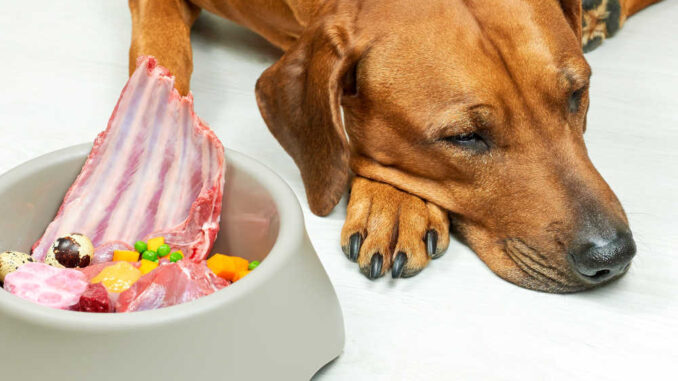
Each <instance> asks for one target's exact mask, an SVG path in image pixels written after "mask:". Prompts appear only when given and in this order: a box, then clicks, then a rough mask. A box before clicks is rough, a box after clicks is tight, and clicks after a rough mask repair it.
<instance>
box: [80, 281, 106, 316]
mask: <svg viewBox="0 0 678 381" xmlns="http://www.w3.org/2000/svg"><path fill="white" fill-rule="evenodd" d="M73 309H74V310H76V311H81V312H113V304H112V303H111V300H110V299H109V298H108V291H106V287H104V286H103V285H102V284H101V283H95V284H90V285H89V286H87V289H86V290H85V292H84V293H83V294H82V295H81V296H80V301H79V302H78V304H76V305H75V307H74V308H73Z"/></svg>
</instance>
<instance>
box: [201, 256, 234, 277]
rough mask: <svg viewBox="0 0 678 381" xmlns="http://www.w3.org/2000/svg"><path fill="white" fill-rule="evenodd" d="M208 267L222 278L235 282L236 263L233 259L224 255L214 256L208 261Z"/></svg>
mask: <svg viewBox="0 0 678 381" xmlns="http://www.w3.org/2000/svg"><path fill="white" fill-rule="evenodd" d="M207 267H209V268H210V270H212V272H213V273H214V274H216V275H217V276H218V277H220V278H224V279H226V280H228V281H231V282H232V281H233V278H234V277H235V273H236V266H235V262H234V261H233V258H232V257H229V256H228V255H223V254H214V255H213V256H212V257H210V259H208V260H207Z"/></svg>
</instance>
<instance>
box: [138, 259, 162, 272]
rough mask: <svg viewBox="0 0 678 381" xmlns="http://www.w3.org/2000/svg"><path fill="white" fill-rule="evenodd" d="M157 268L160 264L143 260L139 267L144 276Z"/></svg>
mask: <svg viewBox="0 0 678 381" xmlns="http://www.w3.org/2000/svg"><path fill="white" fill-rule="evenodd" d="M156 267H158V262H153V261H149V260H147V259H142V260H141V264H140V265H139V271H141V273H142V274H144V275H146V274H148V273H150V272H151V271H153V270H155V269H156Z"/></svg>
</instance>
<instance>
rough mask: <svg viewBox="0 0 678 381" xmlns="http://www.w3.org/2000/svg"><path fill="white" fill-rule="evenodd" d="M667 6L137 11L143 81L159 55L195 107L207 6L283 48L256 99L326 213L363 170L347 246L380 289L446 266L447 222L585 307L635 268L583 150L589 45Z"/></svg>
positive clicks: (292, 0)
mask: <svg viewBox="0 0 678 381" xmlns="http://www.w3.org/2000/svg"><path fill="white" fill-rule="evenodd" d="M656 1H657V0H621V3H620V2H619V0H591V1H585V2H584V13H583V14H582V3H581V1H575V0H560V1H558V0H548V1H545V0H523V1H486V0H427V1H405V0H388V1H376V0H364V1H359V0H326V1H321V0H194V1H193V2H188V1H186V0H130V9H131V13H132V25H133V33H132V46H131V49H130V71H132V70H133V69H134V62H135V61H136V57H137V56H139V55H142V54H148V55H154V56H155V57H157V58H158V59H159V61H160V63H162V64H163V65H165V66H167V67H168V68H169V69H170V70H171V71H172V72H173V73H174V74H175V75H176V78H177V82H176V86H177V88H178V89H179V91H180V92H182V93H187V92H188V90H189V81H190V75H191V71H192V57H191V56H192V54H191V45H190V28H191V25H192V24H193V22H194V21H195V19H196V18H197V16H198V13H199V11H200V9H205V10H207V11H209V12H212V13H215V14H217V15H220V16H222V17H225V18H228V19H230V20H233V21H235V22H237V23H240V24H242V25H244V26H246V27H248V28H250V29H252V30H253V31H255V32H257V33H259V34H260V35H262V36H263V37H264V38H266V39H267V40H268V41H270V42H271V43H273V44H274V45H276V46H278V47H280V48H282V49H283V50H285V54H284V55H283V57H282V58H281V59H280V60H279V61H278V62H277V63H275V64H274V65H273V66H271V67H270V68H269V69H267V70H266V71H265V72H264V73H263V74H262V76H261V78H260V79H259V81H258V82H257V87H256V95H257V101H258V103H259V107H260V109H261V112H262V115H263V117H264V119H265V121H266V124H267V125H268V127H269V129H270V130H271V132H272V133H273V134H274V135H275V137H276V138H277V139H278V141H279V142H280V143H281V145H282V146H283V147H284V148H285V150H286V151H287V152H288V153H289V154H290V155H291V156H292V157H293V158H294V160H295V162H296V163H297V165H298V167H299V169H300V171H301V176H302V179H303V181H304V185H305V187H306V193H307V198H308V202H309V205H310V207H311V210H312V211H313V212H314V213H316V214H319V215H325V214H327V213H329V212H330V211H331V210H332V208H333V207H334V206H335V205H336V203H337V202H338V201H339V199H340V198H341V195H342V194H343V192H344V191H345V189H346V186H347V183H348V181H349V166H350V168H351V169H352V170H353V172H355V173H356V174H357V175H358V176H357V177H356V178H355V179H354V180H353V184H352V192H351V197H350V202H349V205H348V216H347V219H346V223H345V226H344V228H343V231H342V236H341V243H342V246H343V247H344V250H345V252H346V254H347V255H348V257H349V258H350V259H351V260H354V261H357V262H358V264H359V265H360V268H361V270H362V271H363V272H364V273H365V274H366V275H367V276H369V277H371V278H376V277H379V276H381V275H383V274H384V273H385V272H386V271H387V270H389V269H391V271H392V274H393V277H403V276H411V275H414V274H416V273H417V272H419V271H420V270H421V269H423V268H424V267H425V266H426V265H427V263H428V262H429V260H430V258H431V257H435V256H438V255H440V254H441V253H442V252H443V251H444V250H445V249H446V247H447V245H448V243H449V234H448V231H449V221H448V215H447V212H444V211H443V210H446V211H449V213H450V215H451V216H452V218H453V222H454V223H453V227H454V229H455V230H456V231H457V232H458V233H459V234H460V236H461V237H463V238H464V239H465V240H466V242H468V244H469V245H470V246H471V248H473V249H474V251H475V252H476V253H477V254H478V255H479V256H480V257H481V259H482V260H483V261H484V262H485V263H487V265H488V266H489V267H490V268H491V269H492V270H493V271H494V272H495V273H497V274H498V275H499V276H501V277H502V278H504V279H506V280H509V281H511V282H513V283H516V284H518V285H520V286H523V287H528V288H532V289H538V290H543V291H550V292H571V291H577V290H582V289H585V288H590V287H592V286H595V285H599V284H602V283H604V282H606V281H608V280H610V279H614V278H615V277H618V276H620V275H622V274H623V273H624V272H625V271H626V269H627V268H628V266H629V265H630V261H631V258H632V257H633V255H634V254H635V244H634V242H633V239H632V237H631V232H630V230H629V227H628V222H627V219H626V216H625V214H624V211H623V209H622V207H621V205H620V204H619V202H618V200H617V198H616V197H615V195H614V194H613V193H612V191H611V190H610V188H609V186H608V185H607V184H606V183H605V181H604V180H603V179H602V177H601V176H600V174H599V173H598V172H597V171H596V169H595V168H594V167H593V165H592V164H591V162H590V160H589V158H588V155H587V152H586V147H585V145H584V139H583V133H584V130H585V127H586V112H587V109H588V91H587V90H588V81H589V76H590V68H589V66H588V64H587V63H586V60H585V59H584V57H583V54H582V48H581V44H582V42H583V43H584V44H585V46H586V47H587V49H591V48H593V47H595V46H597V45H598V44H599V43H600V41H602V39H603V38H604V37H607V36H609V35H612V34H613V33H614V32H615V31H616V30H617V29H618V27H619V26H620V25H621V23H623V21H624V20H625V19H626V17H628V16H629V15H631V14H632V13H634V12H636V11H638V10H639V9H642V8H643V7H645V6H647V5H649V4H651V3H653V2H656ZM582 20H583V22H584V26H583V29H582ZM342 107H343V123H342V113H341V111H342ZM346 134H347V135H348V140H347V138H346ZM424 200H427V201H424Z"/></svg>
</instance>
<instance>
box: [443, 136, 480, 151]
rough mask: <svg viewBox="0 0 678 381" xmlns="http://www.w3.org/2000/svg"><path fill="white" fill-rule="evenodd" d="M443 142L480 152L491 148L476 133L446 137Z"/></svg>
mask: <svg viewBox="0 0 678 381" xmlns="http://www.w3.org/2000/svg"><path fill="white" fill-rule="evenodd" d="M441 140H442V141H444V142H446V143H450V144H453V145H455V146H458V147H462V148H467V149H472V150H474V151H479V152H481V151H485V150H487V149H488V148H489V146H488V145H487V142H485V139H483V137H482V136H480V135H479V134H477V133H475V132H467V133H464V134H458V135H451V136H446V137H444V138H442V139H441Z"/></svg>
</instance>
